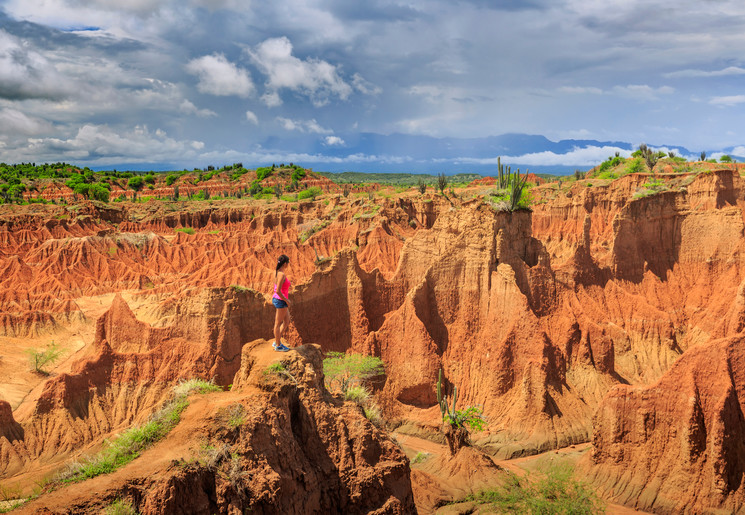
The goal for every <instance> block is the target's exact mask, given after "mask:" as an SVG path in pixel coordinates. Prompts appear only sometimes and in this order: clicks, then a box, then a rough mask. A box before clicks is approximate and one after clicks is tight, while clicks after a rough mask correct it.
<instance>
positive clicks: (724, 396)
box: [0, 170, 745, 512]
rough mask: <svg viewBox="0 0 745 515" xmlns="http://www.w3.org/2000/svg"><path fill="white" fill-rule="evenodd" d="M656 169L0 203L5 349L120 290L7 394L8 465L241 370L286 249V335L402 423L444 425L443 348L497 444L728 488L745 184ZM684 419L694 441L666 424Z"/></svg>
mask: <svg viewBox="0 0 745 515" xmlns="http://www.w3.org/2000/svg"><path fill="white" fill-rule="evenodd" d="M648 180H649V177H648V176H645V175H644V174H635V175H629V176H626V177H623V178H621V179H618V180H616V181H613V182H609V183H607V184H603V185H597V186H595V185H594V186H592V187H587V186H586V184H585V183H586V182H587V181H578V182H575V183H572V184H570V185H567V184H564V185H562V186H561V187H557V185H555V184H546V185H543V186H538V187H536V188H534V189H533V192H534V197H535V199H536V203H535V205H534V208H533V211H532V212H531V211H518V212H514V213H509V212H495V211H494V210H493V209H492V208H491V207H490V206H489V205H487V204H486V203H485V202H482V200H481V199H480V198H479V197H478V196H477V197H474V198H468V197H467V196H466V195H462V196H461V197H454V198H450V199H447V198H444V197H441V196H437V195H431V194H430V195H426V196H424V197H405V198H390V199H385V198H378V199H376V200H374V201H371V200H369V199H367V198H353V197H349V198H345V197H343V196H342V195H328V196H326V197H325V198H322V199H320V200H317V201H315V202H311V201H309V202H301V203H299V204H297V203H285V202H274V203H271V204H269V203H263V202H264V201H261V202H257V201H253V200H250V201H245V202H237V201H215V202H214V203H213V204H212V205H210V204H209V203H208V202H207V203H199V204H195V203H191V204H181V203H168V202H157V203H156V202H152V203H149V204H145V205H140V204H127V203H124V204H122V205H121V206H118V207H116V208H112V207H104V206H98V205H94V204H90V203H86V204H80V205H77V206H71V207H68V208H64V207H60V206H29V207H28V209H27V210H26V211H25V212H18V211H9V210H8V208H3V209H2V210H0V268H1V269H3V270H7V271H8V272H7V274H4V275H3V276H2V283H1V284H0V285H1V286H2V288H0V307H2V312H1V313H0V321H1V325H0V328H2V331H4V332H3V336H2V339H0V351H3V349H7V348H10V347H11V346H13V345H23V344H22V342H23V341H24V340H23V339H22V338H25V337H35V338H40V337H42V336H44V335H46V336H47V337H48V338H51V337H53V336H54V337H56V335H58V334H60V331H62V330H63V329H64V328H66V327H69V326H70V324H78V325H80V326H81V327H83V326H85V324H86V323H87V324H89V325H90V324H91V323H92V319H91V317H89V316H87V315H86V313H87V312H88V311H85V309H87V308H83V307H81V306H87V305H88V304H86V303H85V302H83V301H82V300H81V299H83V298H85V299H90V298H91V297H92V296H101V298H107V299H108V298H111V297H110V296H111V294H112V292H125V293H126V295H127V296H128V297H127V298H128V302H127V303H126V304H129V307H128V306H126V304H125V303H124V301H123V298H124V297H122V298H117V300H115V301H114V302H113V305H112V309H111V311H110V312H109V313H108V314H107V315H106V316H105V317H104V318H102V319H101V320H100V321H99V322H98V329H97V331H96V332H97V336H96V338H95V341H94V342H93V343H88V345H87V346H86V347H85V348H83V349H82V350H80V351H79V354H78V355H76V356H79V359H78V362H77V363H76V364H74V365H72V366H71V368H70V373H68V374H65V373H60V372H61V371H55V372H53V374H52V376H51V377H50V378H49V380H48V381H47V382H46V383H42V378H39V379H38V380H37V381H38V382H37V383H36V384H38V386H37V387H36V388H35V389H33V387H34V386H35V385H34V384H29V385H28V387H27V390H26V391H28V392H30V393H29V394H28V395H27V396H26V397H25V398H24V399H23V400H22V401H20V400H19V401H17V402H14V403H12V404H11V406H12V408H13V410H14V411H13V412H12V414H11V417H8V409H7V405H3V406H0V456H2V457H3V458H4V459H3V460H2V461H0V474H2V477H3V478H16V477H20V476H22V475H23V474H25V473H27V472H28V471H29V470H30V467H33V468H34V469H39V468H40V467H42V468H43V467H48V468H49V469H50V470H51V469H52V468H54V466H55V464H56V465H57V466H58V465H59V464H60V463H61V462H62V461H63V460H64V459H65V458H66V457H68V456H73V455H75V454H76V453H79V452H80V451H81V450H84V449H88V448H94V447H95V446H96V445H99V444H100V442H101V441H102V439H103V438H104V437H106V436H107V435H110V434H111V433H112V432H115V431H119V430H121V429H122V428H124V427H126V426H128V425H130V424H132V423H135V422H138V421H142V420H144V419H146V418H147V417H148V416H149V414H150V413H151V412H152V411H153V409H155V407H156V406H157V405H159V403H161V402H162V401H163V400H164V399H165V397H166V396H167V395H168V392H169V389H170V387H171V386H172V385H173V384H174V383H175V382H176V381H177V380H179V379H181V378H187V377H195V376H196V377H203V378H206V379H210V378H212V379H214V380H215V381H216V382H217V383H218V384H221V385H227V384H230V383H235V382H236V379H235V374H236V373H237V372H238V371H239V368H240V363H239V361H240V360H239V359H238V356H240V354H241V349H242V348H243V346H244V345H245V342H248V341H252V340H254V339H256V338H267V337H269V336H270V335H271V333H272V330H271V326H272V321H273V313H274V311H273V308H272V307H271V305H270V304H269V303H268V297H269V294H270V292H271V286H272V283H273V270H274V268H273V266H274V263H275V262H276V256H277V255H278V254H280V253H285V254H287V255H289V256H290V260H291V268H290V270H289V273H288V275H289V277H290V278H291V280H292V282H293V286H294V288H293V291H292V293H291V294H290V300H291V312H292V316H293V324H292V327H291V331H290V334H289V337H288V340H289V342H290V343H292V344H296V345H297V344H301V343H308V342H314V343H318V344H319V345H320V346H321V348H322V349H323V350H324V351H329V350H335V351H342V352H362V353H366V354H373V355H376V356H380V357H381V358H382V359H383V361H384V362H385V363H386V375H385V377H384V378H383V379H381V380H380V381H378V382H377V383H375V384H374V385H373V386H374V387H375V389H376V399H377V401H378V403H379V404H380V405H381V407H382V408H383V412H384V413H383V414H384V418H386V419H387V420H388V421H390V422H391V423H392V424H395V425H400V426H401V429H400V431H404V430H405V431H407V432H411V433H415V434H420V435H425V436H435V435H436V434H437V433H438V422H439V419H440V412H439V408H438V407H437V403H436V399H435V398H434V397H435V394H434V388H433V385H434V384H435V382H436V380H437V375H438V372H439V370H440V369H441V368H442V370H443V375H444V379H445V389H446V391H448V392H451V391H452V389H453V387H456V386H457V389H458V405H459V406H466V405H480V406H482V407H483V409H484V415H485V417H486V420H487V422H488V425H487V430H486V431H484V432H482V433H479V434H476V435H474V443H475V444H476V445H477V446H478V447H479V449H481V450H482V451H485V452H488V453H490V454H491V455H493V456H494V457H496V458H499V459H504V458H514V457H519V456H526V455H531V454H537V453H540V452H544V451H547V450H550V449H558V448H562V447H566V446H569V445H573V444H579V443H585V442H590V441H592V442H593V445H594V447H593V451H592V460H591V462H588V463H587V464H586V468H584V469H583V470H586V472H587V474H588V475H589V476H590V477H591V478H592V479H593V481H594V482H595V484H596V485H598V486H599V488H601V490H602V491H603V492H604V493H605V494H606V495H607V496H610V497H612V498H613V499H617V500H618V501H619V502H622V503H624V504H627V505H629V506H638V507H642V508H645V509H653V510H655V511H660V512H667V511H679V510H689V511H706V510H715V509H724V510H735V511H736V510H739V509H741V506H742V501H741V499H742V495H743V491H745V490H743V486H742V484H741V480H740V479H741V478H742V477H745V475H743V474H742V473H741V472H740V470H739V468H738V467H739V463H745V455H744V453H745V447H743V446H741V445H739V444H735V443H732V442H736V441H744V438H745V435H743V427H742V424H740V422H738V417H739V418H740V419H741V418H742V415H741V414H740V415H738V413H740V411H738V410H739V409H740V408H739V407H738V406H739V404H738V402H740V400H739V399H740V398H741V396H740V394H739V393H738V392H739V389H740V388H741V387H742V384H743V382H742V381H741V380H739V379H736V378H739V377H740V375H741V374H742V373H745V371H744V370H743V366H745V365H743V364H742V363H741V361H742V360H740V359H739V358H737V357H736V356H737V354H736V351H735V349H733V348H731V347H732V346H733V345H734V344H732V343H731V342H735V341H739V340H738V338H739V336H738V335H740V333H741V332H742V330H743V327H744V326H745V322H743V321H744V320H745V314H743V313H745V310H744V308H743V306H745V293H743V292H745V286H742V285H743V284H744V283H743V281H744V280H745V275H743V271H745V267H744V266H743V265H745V263H743V259H745V248H743V245H744V244H745V238H743V234H744V231H745V221H744V220H745V216H744V211H743V207H745V185H744V184H743V182H742V180H741V178H740V176H739V175H738V174H736V173H734V172H733V171H732V170H715V171H712V172H710V173H701V174H699V175H679V176H674V177H670V178H667V179H666V181H667V182H666V183H665V184H666V185H667V188H668V189H667V190H666V191H662V192H659V193H657V194H654V195H648V196H647V195H646V194H644V193H643V190H644V184H645V183H646V182H647V181H648ZM640 192H642V194H640ZM195 205H198V206H199V207H197V208H195V207H194V206H195ZM71 208H75V209H76V210H73V209H71ZM181 228H193V229H194V230H195V233H194V234H187V233H184V232H177V231H176V229H181ZM233 285H235V287H234V286H233ZM244 288H248V289H244ZM106 295H108V296H109V297H105V296H106ZM86 302H87V301H86ZM109 302H111V301H110V300H109ZM79 303H80V304H79ZM138 320H140V321H147V322H149V323H147V324H145V323H142V322H138ZM721 342H730V343H721ZM73 350H74V349H73ZM71 351H72V350H71ZM10 355H11V357H12V356H15V354H12V353H10ZM13 360H15V361H13ZM721 360H724V361H722V363H724V362H726V363H727V366H726V367H725V368H722V367H723V366H724V365H721V363H719V362H720V361H721ZM19 363H20V362H19V361H17V359H16V358H15V357H12V359H11V360H10V361H9V362H8V363H4V360H0V374H2V372H3V371H4V370H8V369H9V368H10V367H14V368H17V367H18V366H19ZM720 365H721V366H720ZM3 367H6V368H3ZM683 370H691V371H694V370H702V371H704V370H705V371H707V372H697V373H693V372H690V373H683ZM55 374H56V375H55ZM712 374H713V375H714V376H715V379H708V381H709V384H708V385H706V384H704V383H705V382H706V380H705V379H704V378H705V377H709V375H712ZM728 378H730V379H728ZM24 380H26V379H24ZM0 381H1V380H0ZM727 381H730V382H729V383H728V382H727ZM738 381H739V382H738ZM730 383H731V384H730ZM659 385H665V387H664V388H661V387H660V386H659ZM728 385H729V386H728ZM722 389H724V390H722ZM681 392H685V395H687V398H689V400H690V399H695V398H697V397H696V395H698V398H700V399H702V400H700V401H699V404H700V405H701V406H700V409H699V411H696V410H695V409H694V408H690V409H694V411H693V412H691V413H694V415H695V413H699V412H700V416H699V415H695V416H694V415H692V414H691V413H689V412H688V411H686V410H689V409H688V408H687V407H685V406H688V404H686V405H685V406H683V407H681V406H678V404H679V403H680V399H679V398H678V397H675V396H680V395H682V393H681ZM695 392H698V393H697V394H696V393H695ZM706 392H709V393H706ZM727 392H734V393H727ZM0 395H3V394H2V390H0ZM705 395H708V396H710V397H708V398H710V399H711V400H704V399H705ZM671 396H673V397H671ZM733 399H734V400H733ZM689 404H691V406H694V407H695V406H696V405H697V404H696V402H694V401H690V403H689ZM720 405H721V406H720ZM733 406H734V407H733ZM697 409H698V408H697ZM598 410H599V411H598ZM596 411H597V415H596ZM689 411H690V410H689ZM642 414H643V417H642V418H641V419H639V417H641V416H642ZM691 417H692V418H691ZM699 419H701V420H703V421H704V422H702V423H698V422H696V421H697V420H699ZM691 420H693V421H691ZM680 424H683V426H680ZM19 427H20V430H22V433H23V436H22V438H19V437H18V436H17V435H18V432H19ZM619 427H624V428H627V429H623V430H620V429H618V428H619ZM693 427H696V428H698V429H696V430H695V431H694V433H695V434H696V437H695V438H693V437H692V438H693V440H695V441H696V442H704V443H703V444H702V445H698V444H696V445H693V444H690V445H689V444H686V443H685V441H686V440H685V439H682V440H681V436H680V435H681V434H683V435H685V434H688V433H687V432H686V431H688V429H686V428H693ZM639 428H641V429H639ZM722 428H724V429H722ZM691 431H693V429H691ZM8 435H10V436H8ZM13 435H16V436H13ZM641 435H643V438H642V436H641ZM676 449H678V450H676ZM652 456H655V457H657V459H656V461H650V460H651V457H652ZM588 461H589V459H588ZM658 465H659V469H658ZM663 469H664V471H663ZM656 470H659V471H658V472H655V471H656ZM635 478H644V479H639V480H636V479H635ZM738 478H740V479H738ZM640 482H641V483H640ZM640 484H641V485H643V486H640ZM671 492H679V493H678V494H676V495H674V496H673V494H672V493H671ZM672 500H674V504H671V503H672V502H673V501H672Z"/></svg>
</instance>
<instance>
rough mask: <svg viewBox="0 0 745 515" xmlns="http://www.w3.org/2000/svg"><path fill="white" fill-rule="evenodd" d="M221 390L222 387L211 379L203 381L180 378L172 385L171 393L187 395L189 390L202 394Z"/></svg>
mask: <svg viewBox="0 0 745 515" xmlns="http://www.w3.org/2000/svg"><path fill="white" fill-rule="evenodd" d="M221 391H222V388H220V387H219V386H217V385H216V384H215V383H214V382H213V381H205V380H204V379H187V380H182V381H180V382H179V383H178V384H177V385H176V386H174V387H173V393H174V395H176V396H182V395H189V394H190V393H191V392H197V393H202V394H204V393H210V392H221Z"/></svg>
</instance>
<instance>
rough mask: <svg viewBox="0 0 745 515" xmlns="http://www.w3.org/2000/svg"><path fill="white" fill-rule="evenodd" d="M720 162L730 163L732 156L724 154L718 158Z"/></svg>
mask: <svg viewBox="0 0 745 515" xmlns="http://www.w3.org/2000/svg"><path fill="white" fill-rule="evenodd" d="M719 162H720V163H731V162H732V157H731V156H728V155H727V154H724V155H723V156H722V157H720V158H719Z"/></svg>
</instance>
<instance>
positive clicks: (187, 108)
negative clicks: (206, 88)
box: [179, 99, 217, 118]
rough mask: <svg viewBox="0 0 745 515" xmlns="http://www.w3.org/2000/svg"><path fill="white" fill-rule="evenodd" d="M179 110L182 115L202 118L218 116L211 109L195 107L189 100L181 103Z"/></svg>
mask: <svg viewBox="0 0 745 515" xmlns="http://www.w3.org/2000/svg"><path fill="white" fill-rule="evenodd" d="M179 110H180V111H181V112H182V113H186V114H193V115H196V116H199V117H200V118H209V117H211V116H217V113H216V112H214V111H211V110H210V109H199V108H197V106H195V105H194V104H193V103H191V102H190V101H189V100H187V99H184V101H183V102H181V105H179Z"/></svg>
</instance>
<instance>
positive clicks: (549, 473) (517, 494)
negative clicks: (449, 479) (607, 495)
mask: <svg viewBox="0 0 745 515" xmlns="http://www.w3.org/2000/svg"><path fill="white" fill-rule="evenodd" d="M573 473H574V469H573V468H572V467H571V466H569V465H568V464H560V465H559V464H557V465H552V466H549V467H548V468H546V469H545V470H544V471H543V477H541V478H540V479H536V478H533V477H531V476H528V477H524V478H521V477H518V476H517V474H514V473H512V472H509V473H508V475H507V481H506V483H505V484H504V486H501V487H498V488H494V489H488V490H482V491H480V492H478V493H476V494H473V495H470V496H468V497H467V498H466V499H465V500H467V501H473V502H476V503H479V504H489V505H491V507H492V508H494V510H495V511H496V512H497V513H530V514H544V513H561V514H572V515H585V514H587V515H591V514H595V513H604V512H605V509H604V506H603V503H602V502H601V501H600V499H599V498H598V496H597V494H595V492H594V491H593V490H592V488H591V487H590V486H588V485H587V484H586V483H584V482H582V481H577V480H576V479H574V478H573Z"/></svg>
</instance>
